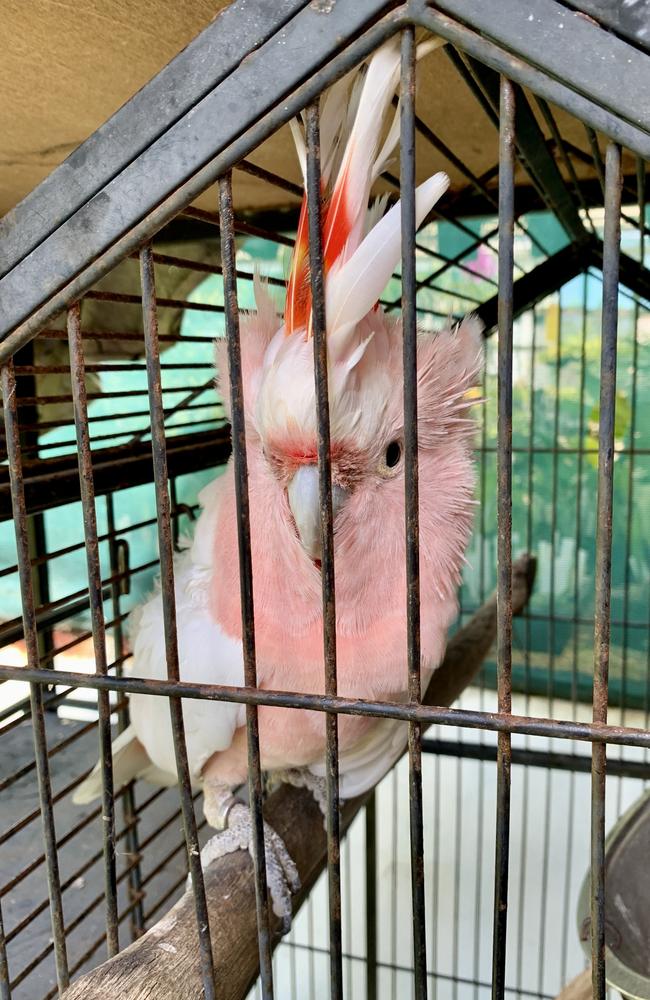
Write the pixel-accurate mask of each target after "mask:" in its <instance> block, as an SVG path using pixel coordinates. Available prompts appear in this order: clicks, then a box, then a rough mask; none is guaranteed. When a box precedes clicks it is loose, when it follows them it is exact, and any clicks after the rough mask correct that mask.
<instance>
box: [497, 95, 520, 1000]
mask: <svg viewBox="0 0 650 1000" xmlns="http://www.w3.org/2000/svg"><path fill="white" fill-rule="evenodd" d="M514 163H515V93H514V88H513V86H512V83H511V82H510V80H507V79H506V78H505V77H501V84H500V102H499V306H498V317H499V343H498V362H497V365H498V400H497V406H498V423H497V672H498V681H497V688H498V707H499V712H505V713H510V711H511V708H512V319H513V316H512V284H513V254H514V215H515V184H514ZM510 770H511V746H510V735H509V734H507V733H499V736H498V745H497V802H496V805H497V820H496V850H495V872H494V928H493V940H492V997H493V998H494V1000H503V996H504V992H505V967H506V931H507V916H508V868H509V848H510Z"/></svg>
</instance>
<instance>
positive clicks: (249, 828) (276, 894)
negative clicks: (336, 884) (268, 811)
mask: <svg viewBox="0 0 650 1000" xmlns="http://www.w3.org/2000/svg"><path fill="white" fill-rule="evenodd" d="M233 851H249V853H250V854H251V857H252V854H253V824H252V820H251V814H250V810H249V809H248V806H245V805H243V804H242V803H240V802H235V803H234V804H233V805H231V806H230V808H229V809H228V814H227V827H226V829H225V830H221V831H220V832H219V833H216V834H215V835H214V837H212V838H211V839H210V840H209V841H208V842H207V844H206V845H205V847H204V848H203V850H202V851H201V867H202V868H204V869H205V868H207V867H208V865H210V864H212V862H213V861H216V860H217V859H218V858H223V857H224V856H225V855H226V854H232V853H233ZM264 852H265V858H266V884H267V885H268V887H269V892H270V893H271V901H272V904H273V912H274V913H275V914H276V916H278V917H280V919H281V921H282V933H283V934H286V933H287V931H288V930H289V928H290V927H291V914H292V907H291V895H292V893H294V892H297V891H298V889H299V888H300V877H299V875H298V869H297V868H296V865H295V863H294V861H293V859H292V857H291V855H290V854H289V852H288V851H287V849H286V847H285V845H284V841H283V840H282V838H281V837H279V836H278V834H277V833H276V832H275V830H274V829H273V828H272V827H270V826H269V825H268V823H265V824H264Z"/></svg>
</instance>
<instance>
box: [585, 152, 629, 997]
mask: <svg viewBox="0 0 650 1000" xmlns="http://www.w3.org/2000/svg"><path fill="white" fill-rule="evenodd" d="M621 190H622V177H621V150H620V147H619V146H617V145H616V144H615V143H610V144H609V145H608V147H607V155H606V159H605V231H604V234H603V310H602V339H601V352H600V409H599V414H600V415H599V422H598V500H597V511H596V574H595V575H596V597H595V624H594V688H593V721H594V722H607V680H608V673H609V640H610V601H611V576H612V502H613V492H614V415H615V408H616V339H617V332H618V266H619V254H620V242H621ZM606 761H607V746H606V744H605V743H596V744H593V746H592V758H591V963H592V988H593V994H594V998H595V1000H605V994H606V990H607V986H606V983H605V777H606Z"/></svg>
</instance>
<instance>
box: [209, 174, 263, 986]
mask: <svg viewBox="0 0 650 1000" xmlns="http://www.w3.org/2000/svg"><path fill="white" fill-rule="evenodd" d="M219 218H220V225H221V258H222V266H223V279H224V303H225V313H226V337H227V341H228V371H229V375H230V405H231V409H232V432H231V433H232V442H233V455H234V463H235V491H236V502H237V541H238V545H239V583H240V588H241V590H240V592H241V609H242V641H243V654H244V679H245V682H246V686H247V687H250V688H253V689H256V688H257V668H256V662H255V609H254V598H253V564H252V557H251V538H250V508H249V500H248V464H247V458H246V421H245V417H244V390H243V383H242V362H241V348H240V340H239V313H238V305H237V278H236V271H235V239H234V225H233V207H232V177H231V176H230V174H227V175H226V176H225V177H222V178H221V179H220V181H219ZM246 733H247V740H248V795H249V801H250V809H251V822H252V829H253V837H252V846H253V851H252V853H253V866H254V868H255V900H256V906H257V933H258V947H259V954H260V976H261V985H262V997H263V1000H272V997H273V965H272V961H271V933H270V927H269V901H268V889H267V885H266V855H265V848H264V817H263V815H262V772H261V767H260V739H259V725H258V719H257V706H256V705H254V704H249V705H247V706H246Z"/></svg>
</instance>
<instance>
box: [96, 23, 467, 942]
mask: <svg viewBox="0 0 650 1000" xmlns="http://www.w3.org/2000/svg"><path fill="white" fill-rule="evenodd" d="M399 65H400V54H399V43H398V42H396V41H395V40H393V41H390V42H388V43H387V44H385V45H384V46H383V47H382V48H381V49H379V50H378V51H377V52H376V53H375V54H374V55H373V56H372V57H371V58H370V60H369V62H368V63H367V66H366V67H365V72H362V73H353V74H350V75H349V76H348V77H345V78H344V79H343V80H341V81H340V82H339V83H337V84H335V85H334V86H333V87H332V88H331V89H330V91H329V92H328V93H327V94H326V95H325V97H324V98H322V99H321V150H322V153H321V162H322V180H323V186H324V190H325V191H326V192H327V197H326V199H325V200H324V208H323V216H324V220H323V249H324V265H325V282H326V317H327V332H326V339H327V347H328V368H329V396H330V433H331V460H332V481H333V511H334V561H335V579H336V632H337V652H338V660H337V662H338V691H339V694H340V695H342V696H345V697H352V698H365V699H375V700H381V699H387V700H390V701H404V700H406V698H407V668H406V596H405V595H406V578H405V555H406V551H405V531H404V506H405V502H404V463H403V388H402V384H403V378H402V324H401V319H400V317H399V315H395V316H389V315H387V314H386V313H385V312H384V311H383V309H382V308H381V307H380V306H379V305H378V299H379V297H380V295H381V293H382V291H383V289H384V288H385V286H386V284H387V282H388V280H389V278H390V276H391V274H392V272H393V270H394V268H395V266H396V265H397V263H398V261H399V257H400V205H399V202H398V203H397V204H395V205H394V206H393V207H392V208H390V210H389V211H388V212H386V214H383V215H382V211H383V210H384V209H385V207H386V205H385V200H383V199H382V200H380V202H379V205H377V203H375V205H374V206H373V207H372V208H369V198H370V190H371V187H372V185H373V183H374V181H375V180H376V178H377V177H378V175H379V173H380V172H381V170H382V169H383V167H384V166H385V164H386V162H387V160H388V158H389V157H390V156H391V154H392V153H393V151H394V149H395V146H396V144H397V141H398V138H399V109H398V111H397V112H396V113H395V117H394V119H393V122H392V124H391V126H390V128H389V129H388V132H387V134H386V138H385V139H384V141H383V143H381V136H382V134H383V132H384V127H383V126H384V122H385V119H386V117H387V114H388V111H389V108H390V106H391V100H392V97H393V94H394V92H395V89H396V87H397V81H398V76H399ZM294 135H295V139H296V143H297V147H298V154H299V158H300V160H301V164H302V167H303V174H304V166H305V150H304V138H303V134H302V130H301V128H300V126H299V125H297V124H296V125H295V126H294ZM447 184H448V178H447V177H446V175H444V174H440V173H439V174H436V175H435V176H433V177H431V178H430V179H429V180H427V181H425V182H424V183H423V184H421V185H420V186H419V187H418V188H417V191H416V216H417V223H418V225H419V224H420V223H421V222H422V221H423V219H424V218H425V217H426V216H427V215H428V213H429V212H430V210H431V208H432V206H433V205H434V204H435V202H436V201H437V200H438V198H440V196H441V195H442V194H443V193H444V191H445V189H446V187H447ZM306 213H307V209H306V205H305V203H304V202H303V207H302V212H301V216H300V223H299V229H298V235H297V240H296V246H295V250H294V255H293V261H292V268H291V273H290V278H289V283H288V289H287V299H286V305H285V313H284V323H283V324H282V325H279V323H278V318H277V310H276V306H275V304H274V303H273V302H272V300H271V298H270V297H269V294H268V292H267V290H266V287H265V286H264V284H263V283H262V282H261V281H260V280H259V279H256V281H255V294H256V302H257V311H256V313H254V314H251V315H249V316H246V317H243V318H242V323H241V353H242V367H243V386H244V400H245V420H246V440H247V454H248V470H249V494H250V531H251V546H252V566H253V581H254V601H255V637H256V660H257V677H258V684H259V687H260V688H262V689H268V690H271V689H274V690H280V691H292V692H303V693H312V694H322V693H324V683H325V681H324V664H323V634H322V630H323V620H322V594H321V573H320V556H321V550H320V538H321V532H320V513H319V497H318V468H317V459H316V408H315V398H314V369H313V345H312V343H311V341H310V332H311V330H310V327H311V315H310V313H311V306H310V286H309V273H308V246H307V236H306V233H307V214H306ZM481 345H482V337H481V325H480V323H479V321H478V320H477V319H475V318H472V317H469V318H466V319H465V320H464V321H463V322H462V323H460V324H459V325H458V326H457V327H455V328H454V329H444V330H441V331H440V332H438V333H436V334H431V333H426V334H425V333H421V334H420V335H419V338H418V346H417V368H418V436H419V484H420V575H421V649H422V666H421V672H422V684H423V687H426V685H427V684H428V681H429V679H430V677H431V674H432V672H433V671H434V670H435V668H436V666H437V665H438V664H439V663H440V660H441V658H442V655H443V652H444V649H445V644H446V636H447V630H448V628H449V625H450V624H451V622H452V621H453V619H454V617H455V615H456V613H457V600H456V588H457V586H458V583H459V579H460V572H461V568H462V564H463V562H464V550H465V547H466V545H467V542H468V538H469V533H470V529H471V523H472V513H473V503H474V501H473V486H474V477H473V460H472V435H473V429H474V425H473V422H472V420H471V419H470V418H469V415H468V408H469V400H468V397H467V392H468V390H469V389H470V388H471V387H472V386H474V385H475V384H476V382H477V379H478V376H479V372H480V367H481V358H482V346H481ZM224 347H225V344H224V342H223V341H220V342H218V345H217V367H218V372H219V384H220V388H221V392H222V394H223V396H224V399H225V404H226V407H228V406H229V399H228V388H227V386H228V379H227V377H226V354H225V350H224ZM199 499H200V502H201V504H202V507H203V512H202V514H201V517H200V519H199V521H198V524H197V527H196V532H195V536H194V540H193V544H192V546H191V548H189V549H188V550H187V551H186V552H185V553H183V554H182V555H181V556H180V557H179V558H178V561H177V564H176V575H175V592H176V608H177V623H178V646H179V658H180V674H181V678H182V679H183V680H184V681H195V682H199V683H202V684H205V683H215V684H225V685H243V684H244V668H243V657H242V633H241V608H240V596H239V595H240V590H239V575H238V574H239V570H238V566H239V562H238V543H237V509H236V503H235V479H234V470H233V465H232V462H230V463H229V464H228V467H227V469H226V471H225V473H224V474H223V475H222V476H220V477H219V478H218V479H215V481H214V482H212V483H211V484H210V485H209V486H207V487H205V489H204V490H203V491H202V493H201V495H200V498H199ZM132 637H133V658H132V663H131V672H132V673H133V675H135V676H139V677H146V678H159V679H162V678H164V677H165V676H166V658H165V644H164V630H163V610H162V600H161V595H160V593H156V594H155V595H154V596H153V597H152V598H151V599H150V600H149V601H148V602H147V603H146V604H145V605H144V606H143V607H141V608H140V609H138V610H137V612H134V616H133V626H132ZM183 713H184V719H185V730H186V737H187V750H188V757H189V763H190V769H191V773H192V780H193V781H194V782H196V785H197V786H200V787H202V788H203V792H204V812H205V816H206V818H207V820H208V822H209V823H210V824H211V825H212V826H214V827H215V828H217V829H219V830H221V832H220V833H218V834H217V835H216V836H215V837H213V839H212V840H211V841H210V842H209V844H208V845H207V846H206V848H205V849H204V854H203V860H204V864H205V863H207V862H208V861H209V860H210V858H213V857H216V856H219V855H221V854H223V853H224V852H226V851H229V850H234V849H237V848H240V847H241V848H245V847H247V846H248V844H249V838H250V817H249V814H248V809H247V808H246V807H245V806H244V805H243V804H240V803H236V800H235V799H234V798H233V789H235V788H237V787H238V786H239V785H241V784H242V783H243V782H244V781H245V780H246V777H247V741H246V727H245V711H244V707H243V706H241V705H237V704H228V703H226V702H215V701H198V700H187V701H185V702H184V703H183ZM130 714H131V724H130V726H129V727H128V729H126V730H125V732H123V733H122V734H121V735H120V736H119V737H118V738H117V739H116V740H115V742H114V744H113V765H114V779H115V786H116V788H119V787H120V786H121V785H122V784H124V783H125V782H126V781H128V780H130V779H131V778H133V777H135V776H136V775H138V776H141V777H143V778H146V779H149V780H151V781H154V782H160V783H163V784H170V785H171V784H174V783H175V782H176V780H177V776H176V767H175V760H174V749H173V742H172V733H171V724H170V714H169V706H168V703H167V700H166V699H163V698H153V697H149V696H145V695H140V694H134V695H131V697H130ZM338 729H339V752H340V795H341V798H342V799H345V798H349V797H352V796H355V795H357V794H360V793H362V792H364V791H366V790H367V789H369V788H370V787H372V786H373V785H374V784H375V783H376V782H377V781H378V780H379V779H380V778H381V777H382V776H383V775H384V774H385V773H386V772H387V771H388V770H389V768H390V767H391V766H392V764H393V763H394V762H395V760H396V759H397V758H398V757H399V756H400V754H401V753H402V752H403V749H404V746H405V743H406V726H405V725H404V724H403V723H400V722H395V721H390V720H373V719H370V718H362V717H355V716H346V715H342V716H340V717H339V722H338ZM259 733H260V752H261V763H262V768H263V769H264V770H265V771H267V772H275V773H276V774H280V775H281V774H282V773H283V772H285V773H286V772H287V771H291V780H294V781H295V780H296V775H299V776H301V779H302V780H304V783H305V784H307V785H308V786H309V787H312V788H313V789H314V790H315V791H316V792H317V791H318V789H319V785H321V784H322V781H323V776H324V773H325V768H324V758H325V717H324V715H323V714H322V713H319V712H310V711H304V710H296V709H282V708H271V707H268V706H264V705H262V706H260V708H259ZM100 789H101V784H100V777H99V773H98V772H97V771H95V772H94V773H93V774H92V775H91V776H90V777H89V778H88V779H87V780H86V782H85V783H84V784H83V785H82V786H81V788H80V790H79V791H78V793H77V795H76V800H77V801H79V802H81V801H89V800H90V799H91V798H93V797H95V796H97V795H98V794H99V793H100ZM266 857H267V874H268V878H269V887H270V890H271V894H272V898H273V902H274V909H275V911H276V913H278V914H279V915H281V916H283V917H284V919H285V922H286V921H288V919H289V918H290V914H291V890H292V889H295V888H296V886H297V873H296V870H295V867H294V866H293V863H292V861H291V859H290V858H289V857H288V854H287V852H286V850H285V849H284V845H283V844H282V842H281V841H280V839H279V838H278V837H277V835H275V834H274V832H273V831H272V830H270V829H267V831H266Z"/></svg>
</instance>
